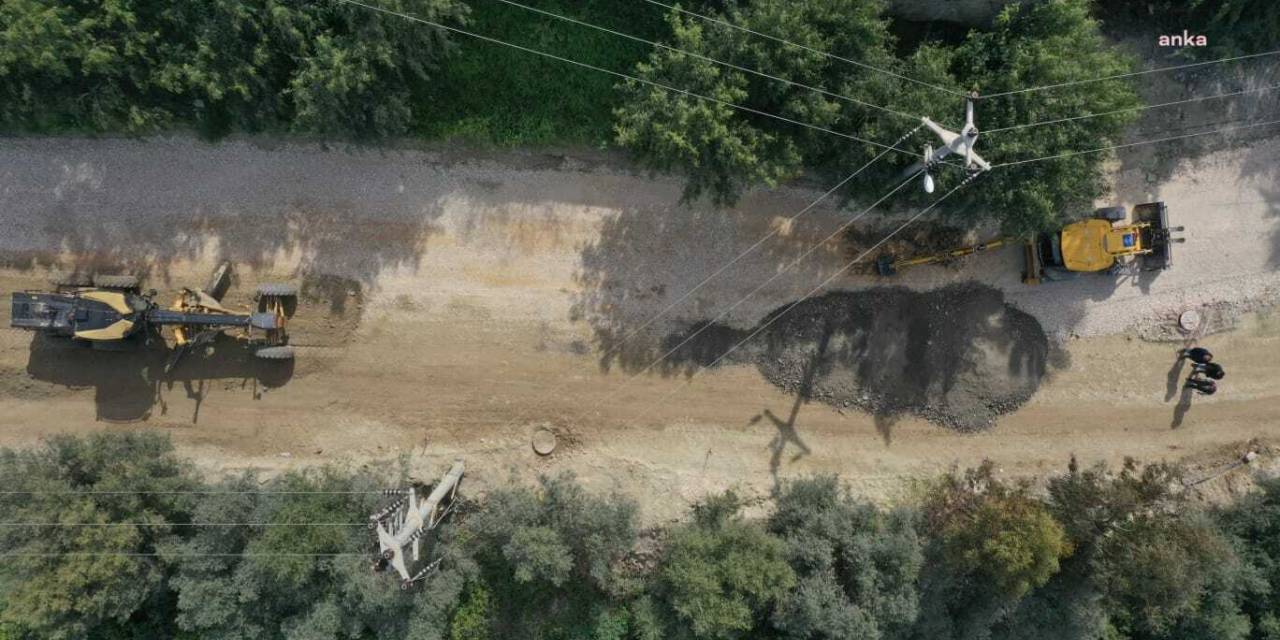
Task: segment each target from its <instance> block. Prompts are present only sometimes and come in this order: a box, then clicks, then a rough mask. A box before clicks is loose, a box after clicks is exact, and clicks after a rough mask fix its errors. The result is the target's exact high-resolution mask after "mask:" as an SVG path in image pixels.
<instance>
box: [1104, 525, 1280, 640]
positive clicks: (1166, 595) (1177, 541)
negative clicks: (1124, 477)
mask: <svg viewBox="0 0 1280 640" xmlns="http://www.w3.org/2000/svg"><path fill="white" fill-rule="evenodd" d="M1094 575H1095V579H1096V580H1097V584H1098V587H1099V589H1100V590H1101V592H1102V593H1103V595H1104V597H1105V606H1106V607H1107V609H1108V611H1109V613H1110V618H1111V623H1112V625H1113V626H1114V627H1115V628H1116V629H1118V630H1119V632H1120V633H1121V634H1123V637H1127V638H1134V639H1135V640H1138V639H1145V638H1168V639H1173V638H1179V639H1186V638H1195V639H1201V638H1203V639H1205V640H1208V639H1209V638H1219V639H1223V640H1235V639H1243V638H1245V637H1246V636H1247V635H1248V633H1249V621H1248V618H1247V617H1246V616H1245V615H1243V613H1242V612H1241V610H1240V607H1241V603H1240V601H1241V599H1242V597H1243V594H1244V593H1247V592H1249V591H1252V590H1256V589H1257V588H1259V585H1258V577H1257V575H1256V574H1255V573H1254V572H1253V571H1252V569H1251V567H1249V566H1248V565H1247V564H1245V563H1242V562H1241V561H1240V558H1239V557H1238V556H1237V555H1236V554H1235V551H1234V549H1233V548H1232V546H1231V543H1230V541H1229V540H1228V539H1227V538H1226V536H1224V535H1223V534H1222V532H1221V531H1220V530H1218V529H1217V527H1216V526H1214V524H1213V522H1212V521H1210V520H1209V519H1208V518H1207V517H1205V515H1204V514H1202V513H1198V512H1194V511H1188V512H1186V513H1181V514H1169V513H1150V514H1142V515H1138V516H1135V517H1134V518H1133V519H1132V520H1130V521H1129V522H1127V523H1125V524H1124V525H1123V526H1119V527H1117V528H1116V529H1115V531H1114V533H1113V534H1112V535H1110V536H1108V537H1107V539H1106V540H1105V541H1104V542H1103V543H1102V545H1101V546H1100V548H1099V551H1098V555H1097V558H1096V560H1095V574H1094Z"/></svg>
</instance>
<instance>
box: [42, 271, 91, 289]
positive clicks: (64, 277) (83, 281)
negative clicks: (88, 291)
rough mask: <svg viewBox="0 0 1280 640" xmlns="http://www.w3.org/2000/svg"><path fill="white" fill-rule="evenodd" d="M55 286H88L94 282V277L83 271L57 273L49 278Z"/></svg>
mask: <svg viewBox="0 0 1280 640" xmlns="http://www.w3.org/2000/svg"><path fill="white" fill-rule="evenodd" d="M49 281H50V282H52V283H53V286H55V287H87V286H89V285H91V284H93V279H92V278H90V277H89V276H87V275H85V274H81V273H55V274H53V277H52V278H50V279H49Z"/></svg>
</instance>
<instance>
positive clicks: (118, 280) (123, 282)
mask: <svg viewBox="0 0 1280 640" xmlns="http://www.w3.org/2000/svg"><path fill="white" fill-rule="evenodd" d="M93 286H95V287H102V288H103V289H137V288H138V276H130V275H122V276H107V275H95V276H93Z"/></svg>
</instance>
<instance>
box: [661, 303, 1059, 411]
mask: <svg viewBox="0 0 1280 640" xmlns="http://www.w3.org/2000/svg"><path fill="white" fill-rule="evenodd" d="M761 325H763V326H764V329H763V330H761V331H760V332H759V333H758V334H757V335H756V336H755V337H754V338H752V339H751V340H750V341H749V342H748V343H747V344H744V345H743V347H742V348H741V349H737V350H736V351H734V352H733V353H732V356H731V357H730V358H724V359H723V360H721V361H722V362H727V361H730V360H732V361H736V362H751V363H754V364H755V365H756V366H757V368H759V370H760V372H761V373H762V374H763V375H764V377H765V378H766V379H768V380H769V381H770V382H772V383H773V384H775V385H777V386H779V387H781V388H782V389H784V390H786V391H788V392H790V393H794V394H797V395H798V396H800V397H802V398H804V399H815V400H819V401H821V402H824V403H827V404H830V405H833V406H836V407H841V408H846V407H852V408H857V409H861V410H863V411H867V412H870V413H873V414H875V415H877V416H882V417H887V418H892V417H895V416H898V415H902V414H908V413H909V414H914V415H917V416H920V417H923V418H925V419H927V420H930V421H932V422H934V423H937V424H940V425H943V426H946V427H948V428H952V429H957V430H962V431H974V430H979V429H983V428H986V427H989V426H991V425H992V424H993V423H994V421H995V419H996V418H997V417H998V416H1000V415H1002V414H1005V413H1008V412H1011V411H1013V410H1014V409H1016V408H1018V407H1019V406H1020V405H1022V404H1023V403H1024V402H1026V401H1027V400H1028V399H1030V398H1031V396H1032V394H1034V393H1035V392H1036V389H1037V388H1039V386H1040V382H1041V379H1042V378H1043V377H1044V374H1045V370H1046V367H1047V363H1048V360H1049V357H1048V356H1049V349H1050V347H1049V342H1048V339H1047V337H1046V336H1045V333H1044V331H1043V330H1042V329H1041V327H1040V324H1039V323H1038V322H1037V321H1036V320H1035V318H1033V317H1032V316H1030V315H1028V314H1026V313H1024V312H1022V311H1019V310H1018V309H1016V308H1014V307H1013V306H1012V305H1009V304H1007V303H1006V302H1005V301H1004V295H1003V294H1002V293H1001V292H1000V291H999V290H997V289H994V288H991V287H986V286H982V285H977V284H960V285H952V286H948V287H944V288H941V289H935V290H932V291H927V292H916V291H911V290H909V289H905V288H902V287H879V288H874V289H867V290H862V291H836V292H832V293H828V294H826V295H824V296H822V297H818V298H810V299H806V300H802V301H800V302H798V303H794V304H790V305H784V306H782V307H779V308H778V309H777V310H775V311H774V312H772V313H771V314H769V315H768V316H766V317H765V319H764V320H763V321H762V322H761ZM699 331H700V333H699ZM753 331H754V330H747V331H740V330H737V329H733V328H729V327H724V326H719V325H707V324H705V323H704V324H701V325H696V326H695V327H694V328H691V329H690V330H689V331H687V332H684V333H683V334H680V335H673V336H670V337H669V338H668V339H667V344H668V345H669V346H670V348H675V347H676V346H677V345H679V348H678V349H676V351H675V353H673V354H672V357H671V360H672V361H673V363H672V365H671V366H673V367H679V366H706V365H708V364H711V363H713V362H716V361H717V358H719V357H720V355H723V354H725V353H728V352H729V349H731V348H732V346H733V345H735V344H737V343H739V342H741V341H742V340H744V339H746V337H747V336H748V335H750V334H751V333H752V332H753ZM695 334H696V335H695ZM682 343H683V344H682Z"/></svg>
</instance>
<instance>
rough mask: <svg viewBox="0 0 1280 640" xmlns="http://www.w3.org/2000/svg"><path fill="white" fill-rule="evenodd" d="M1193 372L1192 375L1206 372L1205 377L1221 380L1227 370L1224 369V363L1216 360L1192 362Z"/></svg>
mask: <svg viewBox="0 0 1280 640" xmlns="http://www.w3.org/2000/svg"><path fill="white" fill-rule="evenodd" d="M1191 373H1192V375H1195V374H1197V373H1200V374H1204V376H1205V377H1208V378H1212V379H1214V380H1221V379H1222V376H1224V375H1226V372H1225V371H1223V370H1222V365H1220V364H1218V363H1216V362H1210V363H1208V364H1199V363H1192V365H1191Z"/></svg>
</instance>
